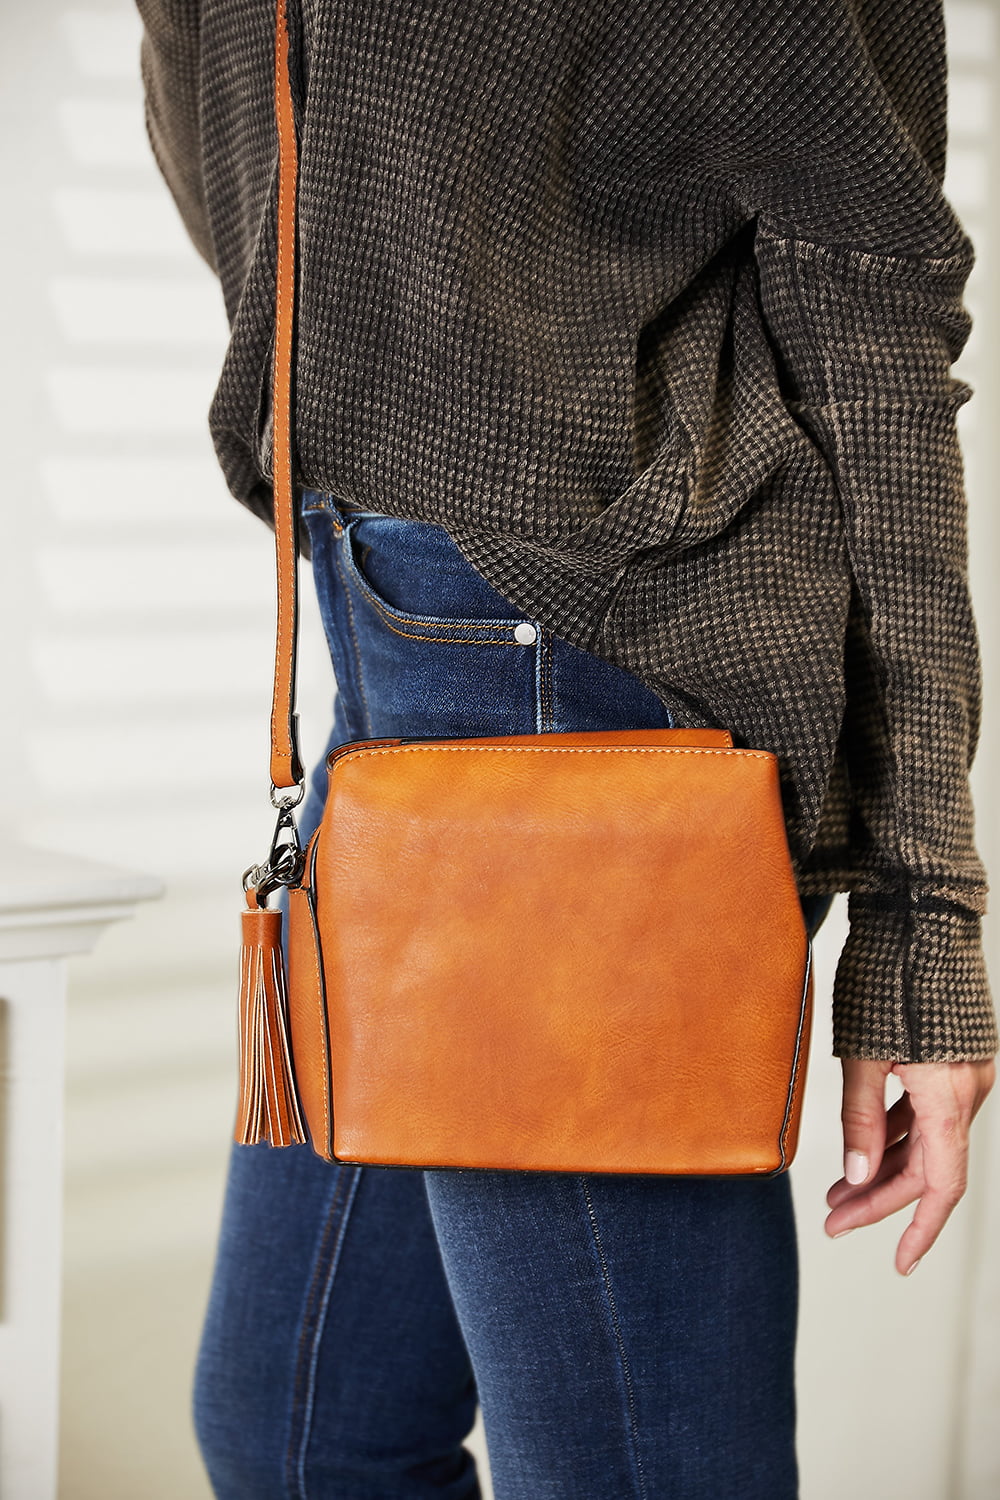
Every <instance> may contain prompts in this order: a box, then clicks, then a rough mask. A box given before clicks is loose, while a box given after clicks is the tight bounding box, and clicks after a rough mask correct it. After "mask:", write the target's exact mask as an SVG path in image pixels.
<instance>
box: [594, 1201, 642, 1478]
mask: <svg viewBox="0 0 1000 1500" xmlns="http://www.w3.org/2000/svg"><path fill="white" fill-rule="evenodd" d="M578 1181H579V1183H580V1191H581V1192H582V1194H583V1201H584V1203H585V1204H586V1207H587V1218H588V1219H589V1221H590V1232H591V1236H592V1239H593V1244H594V1250H595V1252H596V1254H597V1259H598V1261H599V1263H600V1268H601V1280H602V1283H603V1286H604V1295H605V1298H606V1300H607V1305H608V1313H609V1316H610V1319H611V1328H612V1332H613V1334H614V1339H615V1346H616V1348H617V1351H618V1362H619V1368H620V1370H621V1376H622V1385H623V1387H624V1396H625V1405H626V1409H627V1413H628V1422H627V1426H628V1431H629V1436H630V1438H631V1449H632V1463H633V1467H634V1470H635V1479H636V1485H637V1487H638V1493H639V1496H640V1500H647V1490H646V1479H645V1475H644V1474H643V1469H642V1459H641V1458H640V1455H639V1422H638V1416H637V1413H636V1407H635V1388H634V1386H633V1383H632V1370H631V1367H630V1365H629V1361H628V1354H627V1353H626V1351H625V1340H624V1338H623V1336H622V1327H621V1320H620V1318H619V1316H618V1304H617V1301H616V1300H615V1293H614V1288H613V1287H612V1285H611V1272H610V1269H609V1267H608V1261H607V1256H606V1255H605V1253H604V1245H603V1243H602V1241H601V1231H600V1228H599V1227H598V1223H597V1214H596V1212H595V1210H594V1204H593V1200H592V1198H591V1196H590V1189H589V1187H588V1186H587V1179H586V1177H583V1176H581V1177H580V1178H579V1179H578Z"/></svg>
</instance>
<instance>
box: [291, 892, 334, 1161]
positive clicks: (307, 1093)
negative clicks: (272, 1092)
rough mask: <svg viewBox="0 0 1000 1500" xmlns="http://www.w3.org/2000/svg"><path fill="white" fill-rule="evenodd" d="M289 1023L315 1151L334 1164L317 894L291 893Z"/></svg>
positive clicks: (303, 1100)
mask: <svg viewBox="0 0 1000 1500" xmlns="http://www.w3.org/2000/svg"><path fill="white" fill-rule="evenodd" d="M288 1020H289V1028H290V1030H291V1036H292V1060H293V1065H294V1069H295V1082H296V1085H297V1088H298V1093H299V1099H300V1100H301V1103H302V1111H303V1113H304V1115H305V1118H306V1126H307V1128H308V1131H309V1139H310V1142H311V1144H312V1147H313V1150H314V1151H316V1152H317V1153H318V1154H319V1155H320V1156H324V1157H326V1158H327V1159H328V1160H331V1159H332V1155H333V1146H332V1113H333V1104H332V1090H331V1085H330V1056H329V1035H328V1028H327V1019H326V996H325V993H324V985H323V973H322V968H321V965H320V958H319V950H318V934H317V930H316V924H315V918H314V910H313V901H312V892H311V890H310V888H309V886H308V885H306V884H303V885H302V886H300V887H293V888H291V889H290V890H289V892H288Z"/></svg>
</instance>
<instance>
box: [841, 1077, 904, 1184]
mask: <svg viewBox="0 0 1000 1500" xmlns="http://www.w3.org/2000/svg"><path fill="white" fill-rule="evenodd" d="M841 1063H842V1067H843V1073H844V1102H843V1107H842V1108H841V1111H840V1118H841V1122H842V1124H843V1127H844V1176H845V1178H846V1179H847V1181H848V1182H849V1183H850V1184H851V1186H852V1187H857V1186H859V1185H860V1184H861V1183H863V1182H870V1181H871V1179H872V1178H873V1177H874V1176H875V1173H876V1172H877V1171H878V1169H879V1167H880V1165H881V1163H882V1152H883V1151H884V1150H885V1080H886V1078H887V1077H888V1075H889V1072H890V1070H891V1068H892V1063H891V1062H882V1061H872V1060H871V1059H867V1058H865V1059H862V1058H856V1057H845V1058H842V1059H841Z"/></svg>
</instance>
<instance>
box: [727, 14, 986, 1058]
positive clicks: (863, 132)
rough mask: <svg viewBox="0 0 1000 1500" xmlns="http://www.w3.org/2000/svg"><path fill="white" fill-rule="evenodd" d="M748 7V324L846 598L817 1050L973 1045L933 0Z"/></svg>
mask: <svg viewBox="0 0 1000 1500" xmlns="http://www.w3.org/2000/svg"><path fill="white" fill-rule="evenodd" d="M742 9H743V8H742V7H741V6H737V10H739V11H742ZM762 11H763V12H765V13H769V14H766V15H765V16H764V20H763V26H764V27H765V28H766V27H767V26H768V25H769V24H771V25H772V27H773V30H772V32H771V33H768V32H766V30H765V31H764V32H761V31H759V30H758V32H757V36H758V40H759V43H760V44H759V45H758V47H757V49H756V52H755V53H754V56H755V58H756V60H757V62H758V63H760V64H761V67H762V69H766V70H767V71H766V72H765V71H761V72H760V73H758V74H757V75H756V76H754V77H751V76H749V75H748V76H747V77H746V78H744V79H743V80H742V83H743V88H744V90H745V97H744V99H743V100H742V101H741V100H739V99H736V100H732V101H730V104H731V108H730V112H729V114H728V120H730V121H731V120H732V119H733V112H734V111H735V112H737V114H738V112H739V110H740V106H741V103H742V104H744V105H745V109H744V111H743V114H742V117H741V118H740V123H739V124H738V125H737V126H735V127H734V126H730V125H729V124H725V125H723V127H722V133H721V134H720V137H719V149H720V150H721V151H722V152H723V153H724V154H726V155H727V159H728V166H729V186H730V188H732V187H733V185H734V184H735V190H736V192H737V193H738V195H739V196H740V200H741V203H742V205H743V206H744V207H745V209H746V211H747V213H748V214H750V215H754V216H756V220H757V222H756V239H755V254H756V264H757V268H758V275H759V284H760V297H761V304H762V311H763V315H764V321H765V325H766V327H767V328H768V330H769V333H770V336H771V338H772V340H773V343H774V346H775V350H776V355H777V359H778V364H779V369H780V371H781V378H782V379H783V381H784V382H785V385H786V399H787V402H788V406H789V409H790V411H791V412H792V413H793V414H794V415H795V417H796V420H797V421H799V423H800V424H801V425H802V427H803V429H804V430H805V431H806V433H807V434H808V435H809V437H810V439H811V440H812V441H813V442H814V443H815V444H816V445H817V446H818V448H819V449H820V451H821V453H822V455H823V458H824V461H825V462H826V463H827V464H828V466H829V469H830V471H831V474H832V477H833V481H834V484H835V486H836V490H837V492H838V495H839V502H840V508H841V512H842V518H843V524H844V528H845V537H846V543H847V549H848V555H849V559H850V565H851V569H852V574H853V583H854V590H855V598H856V603H857V612H858V644H857V647H856V649H855V650H853V651H852V652H851V653H850V656H849V658H848V673H849V676H848V684H847V691H848V703H849V714H848V720H847V726H848V734H847V745H846V754H847V764H848V770H849V776H850V782H851V798H852V826H853V830H854V831H853V835H852V842H853V844H854V848H853V850H852V853H853V856H854V859H853V864H854V868H855V870H856V871H857V872H858V874H857V878H856V880H855V883H854V885H853V887H852V890H851V893H850V896H849V901H848V910H849V916H850V931H849V935H848V938H847V941H846V943H845V946H844V949H843V952H842V954H841V957H840V961H839V965H838V968H837V974H836V980H835V986H834V1050H835V1052H836V1053H837V1054H838V1055H840V1056H843V1057H872V1058H892V1059H895V1060H899V1061H930V1060H959V1059H972V1058H979V1057H986V1056H990V1055H992V1054H993V1053H994V1052H995V1051H996V1049H997V1032H996V1024H995V1018H994V1013H993V1006H992V1001H991V996H990V988H989V982H988V978H987V975H986V970H985V965H984V960H983V951H982V944H981V934H980V925H981V922H980V919H981V916H982V914H983V912H984V911H985V910H986V892H987V880H986V873H985V870H984V867H983V865H982V862H981V860H980V858H979V856H978V853H977V850H976V847H975V842H974V832H973V809H972V803H971V796H970V788H969V779H968V773H969V768H970V766H971V763H972V759H973V756H974V753H975V749H976V742H977V737H978V732H979V714H980V661H979V646H978V638H977V629H976V624H975V621H974V617H973V612H972V607H971V603H970V598H969V591H968V576H967V575H968V545H967V533H966V497H965V489H964V477H963V463H962V456H961V451H960V447H959V441H958V434H957V424H956V415H957V412H958V409H959V407H960V406H961V405H962V404H963V402H964V401H966V400H967V399H968V397H969V396H970V395H971V390H970V388H969V387H968V386H967V385H965V384H964V383H963V382H961V381H959V380H957V379H956V378H955V377H954V376H953V375H952V373H951V369H950V367H951V364H952V362H953V361H954V360H955V359H956V358H957V357H958V355H959V353H960V352H961V350H962V348H963V346H964V344H965V342H966V339H967V337H968V333H969V329H970V319H969V316H968V313H967V312H966V310H965V307H964V304H963V300H962V298H963V291H964V287H965V283H966V280H967V277H968V274H969V271H970V269H971V267H972V264H973V258H974V252H973V248H972V245H971V242H970V240H969V239H968V237H967V235H966V234H965V232H964V231H963V229H962V227H961V225H960V223H959V222H958V220H957V219H956V217H955V215H954V213H953V211H952V209H951V207H950V205H949V203H948V201H947V199H946V198H945V196H944V193H943V190H942V182H943V177H944V165H945V141H946V83H947V71H946V54H945V36H944V19H943V14H942V6H941V3H940V0H854V3H851V0H823V3H821V4H820V5H818V6H817V5H812V4H809V3H808V0H807V3H805V4H800V3H793V5H792V6H791V7H790V8H785V7H781V16H780V18H779V16H778V13H777V9H775V10H773V11H772V9H771V7H770V5H768V4H767V3H766V0H765V4H764V6H763V7H762V8H761V7H757V8H756V10H755V11H754V12H753V20H752V21H751V20H750V19H749V18H750V16H751V7H749V6H748V7H747V8H746V11H745V15H746V17H747V18H748V19H747V22H746V24H747V25H748V26H749V25H753V26H754V27H755V28H759V27H760V25H761V15H762ZM768 78H773V79H776V80H777V87H776V89H775V91H774V93H773V94H772V95H771V97H770V99H769V96H768V92H767V83H766V80H767V79H768ZM775 98H777V99H779V100H780V101H781V103H780V105H779V107H778V108H777V109H774V108H771V107H770V106H771V105H772V104H773V101H774V99H775ZM786 108H787V109H788V111H789V113H788V114H787V116H785V117H783V112H784V110H785V109H786ZM782 143H784V149H781V146H782Z"/></svg>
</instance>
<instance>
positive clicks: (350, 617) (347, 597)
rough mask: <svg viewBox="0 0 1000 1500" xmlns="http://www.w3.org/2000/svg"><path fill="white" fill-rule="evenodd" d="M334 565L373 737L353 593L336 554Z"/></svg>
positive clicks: (361, 695) (366, 727) (361, 692)
mask: <svg viewBox="0 0 1000 1500" xmlns="http://www.w3.org/2000/svg"><path fill="white" fill-rule="evenodd" d="M346 535H347V533H346V532H345V536H346ZM334 565H335V567H336V569H337V573H338V574H339V576H340V584H341V587H342V589H343V590H344V604H345V605H346V607H347V628H348V630H349V631H350V632H351V641H352V642H353V645H354V664H355V667H356V669H357V675H358V696H359V697H360V699H361V702H362V704H363V706H364V713H365V729H366V731H367V733H368V734H369V735H373V734H374V733H375V731H374V729H373V728H372V714H371V709H370V708H369V706H368V694H367V693H366V692H365V675H364V667H363V665H362V661H361V643H360V642H359V640H358V632H357V630H356V628H355V625H354V605H353V603H352V602H351V591H350V587H349V585H348V581H347V578H346V576H345V569H344V566H343V564H342V562H341V560H340V557H339V556H337V555H336V554H335V555H334Z"/></svg>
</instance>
